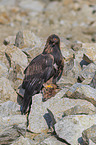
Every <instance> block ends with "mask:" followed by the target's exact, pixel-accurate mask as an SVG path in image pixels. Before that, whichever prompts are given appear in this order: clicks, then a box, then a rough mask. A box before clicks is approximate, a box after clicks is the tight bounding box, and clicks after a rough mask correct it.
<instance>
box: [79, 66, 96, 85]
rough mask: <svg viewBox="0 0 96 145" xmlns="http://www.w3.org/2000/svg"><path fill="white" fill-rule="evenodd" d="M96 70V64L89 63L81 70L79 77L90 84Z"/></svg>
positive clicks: (84, 82)
mask: <svg viewBox="0 0 96 145" xmlns="http://www.w3.org/2000/svg"><path fill="white" fill-rule="evenodd" d="M95 71H96V65H95V64H93V63H91V64H89V65H87V66H86V67H85V68H83V70H81V71H80V72H79V75H78V79H79V81H81V82H82V83H83V84H89V83H90V82H91V80H92V78H93V76H94V72H95Z"/></svg>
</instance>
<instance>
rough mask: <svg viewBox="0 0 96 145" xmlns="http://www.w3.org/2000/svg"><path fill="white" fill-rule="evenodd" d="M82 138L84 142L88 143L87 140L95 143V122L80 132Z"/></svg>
mask: <svg viewBox="0 0 96 145" xmlns="http://www.w3.org/2000/svg"><path fill="white" fill-rule="evenodd" d="M82 138H83V142H84V143H85V144H88V143H89V140H91V141H92V142H93V143H95V144H96V122H95V124H94V125H93V126H91V127H90V128H88V129H86V130H84V131H83V132H82Z"/></svg>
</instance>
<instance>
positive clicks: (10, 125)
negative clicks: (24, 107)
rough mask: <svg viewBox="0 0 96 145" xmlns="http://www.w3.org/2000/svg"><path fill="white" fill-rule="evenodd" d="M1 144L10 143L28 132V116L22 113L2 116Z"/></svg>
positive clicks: (0, 122)
mask: <svg viewBox="0 0 96 145" xmlns="http://www.w3.org/2000/svg"><path fill="white" fill-rule="evenodd" d="M0 124H1V126H0V144H10V143H12V141H14V140H15V139H17V138H18V137H19V136H21V135H23V136H24V135H25V132H26V125H25V124H26V117H25V116H22V115H10V116H7V117H1V116H0Z"/></svg>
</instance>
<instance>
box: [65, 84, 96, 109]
mask: <svg viewBox="0 0 96 145" xmlns="http://www.w3.org/2000/svg"><path fill="white" fill-rule="evenodd" d="M95 94H96V89H94V88H92V87H90V86H89V85H83V84H80V83H76V84H74V85H73V86H72V87H70V89H69V90H68V91H67V92H66V93H65V94H64V96H63V97H68V98H71V99H72V98H74V99H83V100H87V101H89V102H91V103H92V104H93V105H94V106H96V95H95Z"/></svg>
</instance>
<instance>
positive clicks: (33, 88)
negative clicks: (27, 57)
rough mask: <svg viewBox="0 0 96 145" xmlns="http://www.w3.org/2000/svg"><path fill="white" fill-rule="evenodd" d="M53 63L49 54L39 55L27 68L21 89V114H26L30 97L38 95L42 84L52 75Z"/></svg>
mask: <svg viewBox="0 0 96 145" xmlns="http://www.w3.org/2000/svg"><path fill="white" fill-rule="evenodd" d="M53 63H54V59H53V57H52V56H51V55H50V54H45V55H44V54H41V55H39V56H37V57H35V58H34V59H33V60H32V61H31V63H30V64H29V66H28V67H27V69H26V72H25V73H26V74H25V78H24V81H23V83H22V88H24V89H25V94H24V99H23V106H22V110H21V112H22V114H25V113H26V110H27V108H28V106H29V104H30V101H31V97H32V96H33V95H34V94H36V93H39V92H40V90H41V88H42V85H43V83H44V82H46V81H47V80H48V79H50V78H51V77H52V76H53V75H54V66H53Z"/></svg>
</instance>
